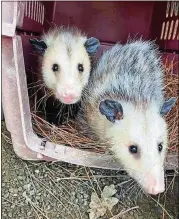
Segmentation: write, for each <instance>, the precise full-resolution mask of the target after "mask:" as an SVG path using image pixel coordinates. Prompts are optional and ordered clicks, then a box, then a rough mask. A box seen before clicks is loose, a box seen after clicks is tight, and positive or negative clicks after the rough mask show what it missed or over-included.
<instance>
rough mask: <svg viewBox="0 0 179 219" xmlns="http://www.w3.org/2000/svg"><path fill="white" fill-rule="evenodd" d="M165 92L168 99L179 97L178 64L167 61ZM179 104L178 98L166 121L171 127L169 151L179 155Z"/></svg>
mask: <svg viewBox="0 0 179 219" xmlns="http://www.w3.org/2000/svg"><path fill="white" fill-rule="evenodd" d="M164 64H165V69H166V71H165V84H166V85H165V91H166V97H167V98H170V97H178V93H179V92H178V91H179V90H178V82H179V81H178V74H176V73H175V74H174V71H173V69H174V67H175V65H178V63H172V62H170V63H169V62H168V60H166V61H165V63H164ZM178 104H179V100H178V98H177V103H176V104H175V106H174V107H173V109H172V110H171V111H170V112H169V113H168V114H167V115H166V121H167V124H168V127H169V129H168V130H169V151H170V152H175V153H178V149H179V141H178V138H179V136H178V119H179V118H178Z"/></svg>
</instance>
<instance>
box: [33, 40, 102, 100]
mask: <svg viewBox="0 0 179 219" xmlns="http://www.w3.org/2000/svg"><path fill="white" fill-rule="evenodd" d="M61 40H63V42H62V41H61ZM66 41H67V39H64V37H63V38H60V40H59V38H57V39H56V41H55V39H54V41H53V42H52V43H51V45H49V46H47V47H46V48H45V49H44V53H43V61H42V74H43V79H44V82H45V84H46V86H47V87H48V88H49V89H51V90H52V91H53V93H54V95H55V97H56V98H57V99H59V100H60V101H61V102H62V103H65V104H74V103H76V102H78V101H79V100H80V98H81V93H82V90H83V88H84V87H85V85H86V84H87V83H88V79H89V75H90V70H91V64H90V56H89V55H90V53H95V52H96V50H97V48H98V46H99V41H98V40H97V39H95V38H89V39H86V38H84V37H82V38H79V39H77V40H76V41H74V43H71V42H66ZM36 42H37V41H36ZM42 42H43V41H41V43H42ZM38 43H39V42H38Z"/></svg>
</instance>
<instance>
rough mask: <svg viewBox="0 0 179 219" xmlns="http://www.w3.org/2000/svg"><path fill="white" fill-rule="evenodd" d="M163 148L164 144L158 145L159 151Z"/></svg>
mask: <svg viewBox="0 0 179 219" xmlns="http://www.w3.org/2000/svg"><path fill="white" fill-rule="evenodd" d="M162 149H163V145H162V143H160V144H159V145H158V151H159V152H161V151H162Z"/></svg>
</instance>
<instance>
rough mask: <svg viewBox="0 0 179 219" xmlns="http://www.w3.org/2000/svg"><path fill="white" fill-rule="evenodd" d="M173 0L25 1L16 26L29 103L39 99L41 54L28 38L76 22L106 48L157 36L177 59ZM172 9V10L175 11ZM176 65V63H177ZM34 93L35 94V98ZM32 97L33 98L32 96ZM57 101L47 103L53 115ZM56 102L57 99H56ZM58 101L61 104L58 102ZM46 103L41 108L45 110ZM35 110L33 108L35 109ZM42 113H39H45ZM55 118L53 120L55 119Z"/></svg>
mask: <svg viewBox="0 0 179 219" xmlns="http://www.w3.org/2000/svg"><path fill="white" fill-rule="evenodd" d="M171 4H172V3H171V2H151V1H149V2H113V1H111V2H75V1H74V2H63V1H60V2H53V1H51V2H48V1H47V2H46V1H44V2H25V12H24V13H25V17H24V21H23V27H22V28H18V29H17V33H18V34H19V35H20V36H21V38H22V44H23V52H24V63H25V70H26V74H27V83H28V87H33V91H32V89H30V90H31V91H30V92H29V97H31V98H30V103H31V104H32V101H34V96H35V95H34V93H36V94H37V95H36V102H40V98H42V95H41V94H39V93H38V92H37V91H38V89H39V88H40V87H39V86H38V85H39V83H38V80H39V75H38V74H39V66H38V58H37V55H35V54H34V53H33V52H32V47H31V45H30V43H29V38H39V37H40V35H41V34H42V33H43V32H46V31H48V29H49V28H50V27H51V26H52V27H55V26H60V25H64V26H66V25H67V26H77V27H78V28H80V29H82V30H83V31H85V32H86V33H87V35H88V36H89V37H90V36H93V37H96V38H98V39H99V40H100V42H101V48H100V50H99V52H98V56H100V54H101V51H102V50H103V49H104V48H108V47H109V46H111V45H112V44H114V43H116V42H121V43H125V42H126V41H127V40H128V39H129V38H131V39H133V38H138V37H142V38H143V39H150V40H156V43H157V44H158V45H159V47H160V49H161V51H162V52H163V58H164V60H165V59H166V58H167V59H168V60H177V59H178V57H177V56H178V55H177V54H178V39H179V36H178V29H179V25H178V7H177V6H176V8H177V9H176V10H175V9H172V7H173V6H172V5H171ZM174 8H175V7H174ZM172 10H173V11H172ZM176 68H177V66H176ZM176 71H177V69H176ZM32 95H34V96H33V98H32ZM32 99H33V100H32ZM53 104H54V103H53V102H52V101H49V102H47V103H46V106H45V107H46V110H47V111H48V113H49V114H51V115H52V117H53V119H54V118H55V117H54V116H56V114H57V113H58V112H59V109H58V107H54V105H53ZM55 105H56V103H55ZM57 105H58V104H57ZM43 107H44V106H41V110H42V112H43ZM33 110H34V109H33ZM42 114H43V113H41V114H39V115H40V116H42V118H43V117H44V115H42ZM53 119H52V120H53Z"/></svg>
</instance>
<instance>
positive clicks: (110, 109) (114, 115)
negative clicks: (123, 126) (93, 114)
mask: <svg viewBox="0 0 179 219" xmlns="http://www.w3.org/2000/svg"><path fill="white" fill-rule="evenodd" d="M99 111H100V113H101V114H102V115H105V116H106V118H107V119H108V120H109V121H110V122H112V123H114V122H115V120H120V119H122V116H123V108H122V105H121V104H120V103H119V102H117V101H113V100H104V101H101V103H100V105H99Z"/></svg>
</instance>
